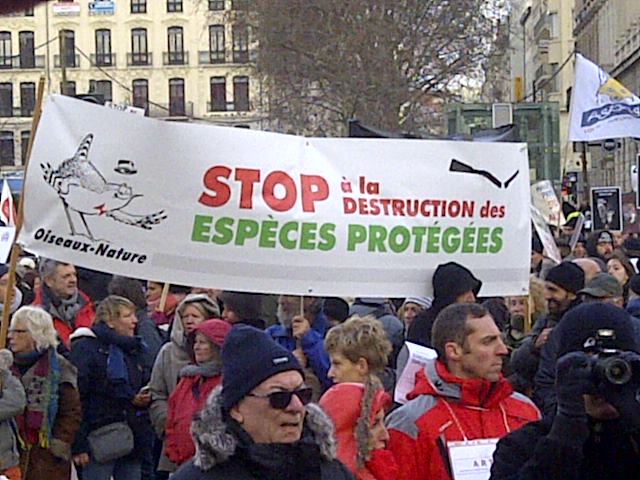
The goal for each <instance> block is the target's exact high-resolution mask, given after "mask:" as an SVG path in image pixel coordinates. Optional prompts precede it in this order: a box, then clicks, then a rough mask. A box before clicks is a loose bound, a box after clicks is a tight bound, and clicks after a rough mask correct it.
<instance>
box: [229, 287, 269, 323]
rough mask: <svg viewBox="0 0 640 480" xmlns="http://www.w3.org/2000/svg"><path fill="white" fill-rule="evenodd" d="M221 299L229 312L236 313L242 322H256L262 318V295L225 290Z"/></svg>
mask: <svg viewBox="0 0 640 480" xmlns="http://www.w3.org/2000/svg"><path fill="white" fill-rule="evenodd" d="M219 298H220V300H222V303H223V304H224V305H225V306H226V307H227V308H229V310H232V311H233V312H235V314H236V315H237V316H238V317H240V318H241V319H242V320H255V319H258V318H260V316H261V315H260V314H261V310H262V296H261V295H260V294H257V293H242V292H231V291H229V290H225V291H224V292H222V293H221V294H220V296H219Z"/></svg>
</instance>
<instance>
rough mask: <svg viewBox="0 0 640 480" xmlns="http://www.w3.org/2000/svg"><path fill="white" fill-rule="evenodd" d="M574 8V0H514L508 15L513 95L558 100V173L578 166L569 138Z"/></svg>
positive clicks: (515, 97) (525, 100)
mask: <svg viewBox="0 0 640 480" xmlns="http://www.w3.org/2000/svg"><path fill="white" fill-rule="evenodd" d="M573 9H574V0H514V1H513V2H512V11H511V16H510V25H511V26H510V32H511V37H512V40H511V42H510V45H511V62H510V65H511V74H512V82H511V84H512V86H513V90H512V101H518V100H519V99H523V101H524V102H542V103H555V104H557V110H558V112H559V133H560V139H559V144H560V156H561V160H560V164H561V168H560V173H562V172H566V171H571V170H577V169H579V167H580V163H579V155H577V154H576V153H574V152H573V148H572V145H571V144H570V143H569V142H568V134H569V108H568V107H569V105H568V95H569V94H570V91H571V90H570V87H571V85H572V84H573V65H574V62H573V59H572V52H573V49H574V38H573ZM538 180H541V178H538ZM549 180H559V178H549Z"/></svg>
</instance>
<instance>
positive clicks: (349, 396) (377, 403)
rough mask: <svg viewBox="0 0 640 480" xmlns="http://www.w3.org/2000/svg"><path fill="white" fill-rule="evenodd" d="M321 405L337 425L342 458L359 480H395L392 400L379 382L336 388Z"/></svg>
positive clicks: (326, 394)
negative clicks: (388, 421) (387, 420)
mask: <svg viewBox="0 0 640 480" xmlns="http://www.w3.org/2000/svg"><path fill="white" fill-rule="evenodd" d="M320 406H321V407H322V409H323V410H324V411H325V412H326V413H327V415H328V416H329V417H330V418H331V420H332V421H333V424H334V426H335V429H336V440H337V442H338V459H339V460H340V461H341V462H342V463H344V464H345V466H346V467H347V468H348V469H349V470H351V472H352V473H353V474H354V475H355V477H356V480H395V478H396V477H397V474H398V468H397V466H396V462H395V458H394V457H393V454H392V453H391V452H390V451H389V450H387V449H386V446H387V442H388V441H389V434H388V433H387V429H386V427H385V425H384V416H385V411H386V410H387V409H388V408H389V407H390V406H391V397H390V396H389V395H388V394H387V393H386V392H385V391H384V389H383V388H382V385H380V383H379V382H378V381H376V379H374V378H370V379H369V380H368V381H367V383H365V384H362V383H339V384H337V385H334V386H333V387H331V388H330V389H329V390H327V392H326V393H325V394H324V395H323V396H322V398H321V399H320Z"/></svg>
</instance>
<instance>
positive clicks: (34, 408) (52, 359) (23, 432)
mask: <svg viewBox="0 0 640 480" xmlns="http://www.w3.org/2000/svg"><path fill="white" fill-rule="evenodd" d="M29 365H31V366H30V367H28V366H29ZM21 367H28V368H27V370H26V371H25V372H24V373H23V374H21V373H20V372H21V370H22V368H21ZM12 371H13V372H14V374H15V375H16V376H17V377H18V378H20V379H21V381H22V384H23V385H24V389H25V392H26V394H27V400H28V401H27V407H26V408H25V410H24V413H23V414H22V415H21V416H20V417H19V418H18V424H19V425H18V427H19V430H20V437H21V440H22V441H23V442H25V443H26V444H27V445H29V446H32V445H38V446H40V447H42V448H45V449H47V448H49V445H50V443H51V439H52V428H53V424H54V423H55V421H56V416H57V414H58V399H59V388H60V362H59V360H58V356H57V354H56V351H55V349H54V348H52V347H51V348H48V349H47V350H46V351H44V352H29V353H25V354H20V353H19V354H17V355H16V356H15V359H14V366H13V367H12Z"/></svg>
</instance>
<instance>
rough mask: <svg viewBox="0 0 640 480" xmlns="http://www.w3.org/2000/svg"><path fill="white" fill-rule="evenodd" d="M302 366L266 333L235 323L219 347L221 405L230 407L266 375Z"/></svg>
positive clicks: (298, 369)
mask: <svg viewBox="0 0 640 480" xmlns="http://www.w3.org/2000/svg"><path fill="white" fill-rule="evenodd" d="M289 370H296V371H298V372H300V374H301V375H302V376H303V377H304V373H303V371H302V367H301V366H300V363H298V360H296V358H295V357H294V356H293V354H292V353H291V352H289V351H288V350H286V349H285V348H284V347H281V346H280V345H278V344H277V343H276V342H275V341H274V340H273V339H272V338H271V337H270V336H269V334H267V333H265V332H264V331H262V330H258V329H257V328H254V327H250V326H248V325H243V324H237V325H235V326H234V327H233V328H232V329H231V331H230V332H229V333H228V334H227V337H226V339H225V342H224V345H223V346H222V406H223V408H224V409H226V410H230V409H231V408H232V407H233V406H234V405H236V404H237V403H238V402H239V401H240V400H242V399H243V398H244V397H245V396H246V395H247V394H248V393H250V392H251V391H252V390H253V389H254V388H256V387H257V386H258V385H260V384H261V383H262V382H264V381H265V380H266V379H267V378H269V377H272V376H274V375H276V374H278V373H281V372H287V371H289Z"/></svg>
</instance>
